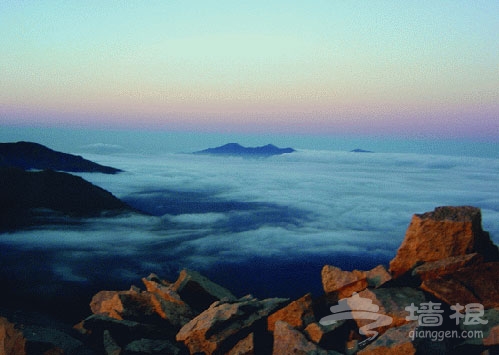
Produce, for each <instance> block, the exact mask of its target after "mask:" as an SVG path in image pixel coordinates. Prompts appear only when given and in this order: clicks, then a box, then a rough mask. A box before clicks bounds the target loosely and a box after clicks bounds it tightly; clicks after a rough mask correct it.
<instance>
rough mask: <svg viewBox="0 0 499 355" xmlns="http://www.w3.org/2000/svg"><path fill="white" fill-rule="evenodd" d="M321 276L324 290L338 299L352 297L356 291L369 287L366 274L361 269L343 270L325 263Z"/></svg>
mask: <svg viewBox="0 0 499 355" xmlns="http://www.w3.org/2000/svg"><path fill="white" fill-rule="evenodd" d="M321 277H322V287H323V288H324V292H326V294H329V295H332V296H335V297H336V298H337V299H341V298H346V297H350V296H351V295H352V294H353V293H354V292H359V291H362V290H364V289H365V288H367V279H366V274H365V272H363V271H359V270H353V271H343V270H341V269H340V268H338V267H336V266H331V265H325V266H324V267H323V268H322V271H321Z"/></svg>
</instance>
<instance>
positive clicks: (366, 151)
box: [350, 148, 374, 153]
mask: <svg viewBox="0 0 499 355" xmlns="http://www.w3.org/2000/svg"><path fill="white" fill-rule="evenodd" d="M350 152H351V153H374V152H373V151H372V150H365V149H360V148H355V149H353V150H351V151H350Z"/></svg>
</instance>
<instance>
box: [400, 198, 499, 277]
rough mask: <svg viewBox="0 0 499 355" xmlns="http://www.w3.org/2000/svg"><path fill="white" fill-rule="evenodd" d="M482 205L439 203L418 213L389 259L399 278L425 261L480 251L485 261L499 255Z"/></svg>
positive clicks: (494, 258) (498, 257)
mask: <svg viewBox="0 0 499 355" xmlns="http://www.w3.org/2000/svg"><path fill="white" fill-rule="evenodd" d="M481 221H482V217H481V212H480V209H479V208H475V207H470V206H461V207H449V206H446V207H437V208H436V209H435V210H434V211H433V212H427V213H424V214H415V215H414V216H413V217H412V220H411V223H410V225H409V228H408V229H407V232H406V235H405V239H404V241H403V242H402V245H401V246H400V248H399V250H398V252H397V255H396V256H395V258H394V259H393V260H392V261H391V262H390V272H391V273H392V276H393V278H398V277H400V276H402V275H404V274H406V273H407V272H408V271H410V270H412V269H413V268H414V267H416V266H418V265H419V264H421V263H422V262H428V261H436V260H441V259H445V258H448V257H453V256H460V255H465V254H471V253H480V254H482V255H483V256H484V258H485V260H486V261H493V260H498V259H499V251H498V249H497V247H496V246H495V245H494V244H493V243H492V241H491V240H490V236H489V234H488V233H487V232H484V231H483V230H482V225H481V223H482V222H481Z"/></svg>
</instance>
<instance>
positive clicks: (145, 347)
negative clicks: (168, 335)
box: [125, 338, 180, 355]
mask: <svg viewBox="0 0 499 355" xmlns="http://www.w3.org/2000/svg"><path fill="white" fill-rule="evenodd" d="M125 354H127V355H146V354H153V355H154V354H155V355H165V354H168V355H177V354H180V349H179V348H178V347H177V346H175V345H174V344H172V343H171V342H170V341H168V340H163V339H143V338H142V339H138V340H134V341H132V342H131V343H129V344H128V345H127V346H126V348H125Z"/></svg>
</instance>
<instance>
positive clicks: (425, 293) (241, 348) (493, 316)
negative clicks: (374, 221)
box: [0, 207, 499, 355]
mask: <svg viewBox="0 0 499 355" xmlns="http://www.w3.org/2000/svg"><path fill="white" fill-rule="evenodd" d="M321 277H322V284H323V288H324V294H323V295H321V296H320V297H319V298H313V297H312V295H311V294H306V295H303V297H301V298H299V299H296V300H289V299H283V298H270V299H263V300H260V299H257V298H255V297H253V296H251V295H248V296H244V297H242V298H237V297H236V296H234V295H233V294H232V293H231V292H230V291H229V290H227V289H226V288H224V287H221V286H220V285H217V284H215V283H213V282H211V281H210V280H208V279H206V278H205V277H203V276H202V275H200V274H199V273H197V272H194V271H188V270H183V271H182V272H181V273H180V275H179V278H178V279H177V280H176V281H175V282H173V283H172V282H168V281H165V280H162V279H160V278H159V277H158V276H156V275H154V274H151V275H149V276H148V277H146V278H144V279H142V282H143V284H144V288H145V289H139V288H138V287H136V286H132V287H131V288H130V289H129V290H126V291H101V292H99V293H97V294H96V295H95V296H94V297H93V299H92V301H91V303H90V308H91V311H92V313H93V314H92V315H91V316H89V317H88V318H86V319H84V320H83V321H82V322H81V323H79V324H77V325H76V326H75V327H74V334H67V333H64V332H61V331H57V330H51V329H47V328H36V329H34V328H33V327H28V326H25V325H23V324H15V325H14V324H12V323H10V322H9V321H8V320H7V319H5V318H1V317H0V354H113V355H118V354H231V355H235V354H240V355H242V354H257V355H259V354H276V355H286V354H363V355H365V354H383V355H389V354H497V353H499V252H498V248H497V246H495V245H494V244H493V243H492V242H491V240H490V237H489V234H488V233H487V232H485V231H483V230H482V226H481V213H480V210H479V209H477V208H474V207H439V208H437V209H435V211H433V212H428V213H424V214H418V215H414V216H413V218H412V221H411V223H410V225H409V228H408V230H407V233H406V236H405V239H404V241H403V243H402V245H401V246H400V248H399V250H398V252H397V255H396V256H395V258H394V259H393V260H392V261H391V262H390V266H389V269H388V270H387V269H386V268H385V267H384V266H382V265H380V266H378V267H376V268H374V269H372V270H368V271H360V270H353V271H344V270H341V269H339V268H337V267H335V266H332V265H326V266H324V268H323V269H322V273H321Z"/></svg>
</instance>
